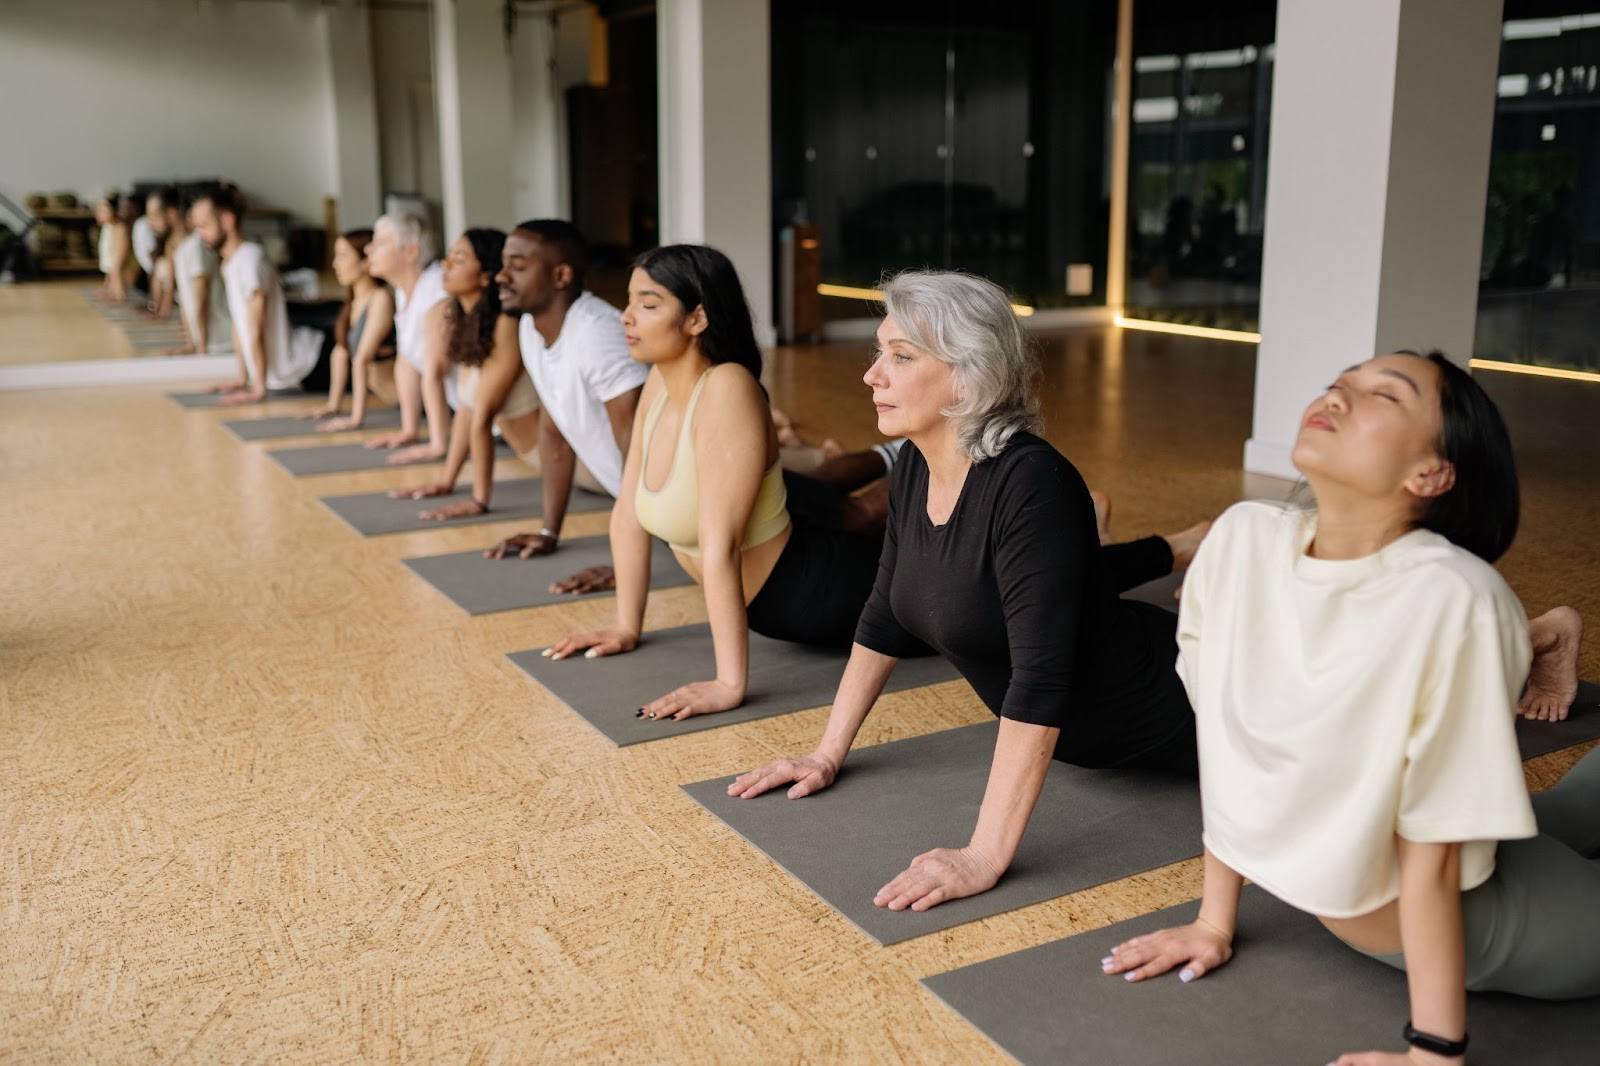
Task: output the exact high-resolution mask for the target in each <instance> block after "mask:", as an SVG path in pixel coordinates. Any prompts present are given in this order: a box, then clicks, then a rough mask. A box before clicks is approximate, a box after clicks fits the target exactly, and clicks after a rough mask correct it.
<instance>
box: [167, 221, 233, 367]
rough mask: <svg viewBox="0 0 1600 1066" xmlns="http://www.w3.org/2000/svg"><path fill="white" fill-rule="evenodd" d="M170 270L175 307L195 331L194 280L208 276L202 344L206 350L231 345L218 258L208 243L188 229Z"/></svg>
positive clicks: (230, 324)
mask: <svg viewBox="0 0 1600 1066" xmlns="http://www.w3.org/2000/svg"><path fill="white" fill-rule="evenodd" d="M172 267H173V273H174V275H175V276H176V278H177V285H178V307H179V309H180V310H182V312H183V318H184V321H185V322H187V323H188V324H189V330H190V332H191V333H193V332H196V326H197V323H196V322H195V313H196V312H197V311H198V310H199V303H200V297H199V295H198V294H197V293H196V292H195V282H196V281H197V280H198V279H200V278H210V279H211V284H210V286H209V288H208V290H207V294H206V299H207V314H206V345H207V347H208V349H209V350H210V351H213V352H226V351H230V350H232V348H233V319H232V317H231V316H230V315H229V314H228V297H227V293H225V292H224V291H223V286H222V260H221V259H220V258H218V256H217V253H216V252H215V251H213V250H212V248H211V247H210V245H208V244H206V242H205V241H203V240H201V239H200V235H199V234H198V233H191V234H189V235H188V236H187V237H185V238H184V239H183V240H181V241H179V242H178V250H177V251H176V252H174V253H173V256H172Z"/></svg>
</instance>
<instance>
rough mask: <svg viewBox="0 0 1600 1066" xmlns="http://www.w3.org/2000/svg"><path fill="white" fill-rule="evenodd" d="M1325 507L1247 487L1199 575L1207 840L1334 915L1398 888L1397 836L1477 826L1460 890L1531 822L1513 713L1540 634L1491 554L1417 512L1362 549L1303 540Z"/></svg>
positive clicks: (1452, 836) (1217, 529) (1441, 835)
mask: <svg viewBox="0 0 1600 1066" xmlns="http://www.w3.org/2000/svg"><path fill="white" fill-rule="evenodd" d="M1315 532H1316V513H1315V512H1314V511H1299V510H1294V509H1291V508H1288V507H1286V506H1284V505H1282V504H1270V503H1259V502H1258V503H1241V504H1237V505H1235V506H1234V507H1232V508H1230V509H1229V510H1228V511H1227V513H1226V514H1224V515H1223V516H1222V517H1221V518H1220V519H1218V520H1217V523H1216V525H1215V526H1213V527H1212V530H1211V532H1210V534H1209V535H1208V536H1207V537H1206V539H1205V543H1204V544H1202V545H1201V547H1200V552H1199V554H1198V556H1197V557H1196V558H1195V562H1194V565H1193V566H1192V567H1191V568H1190V570H1189V573H1188V576H1187V578H1186V579H1185V581H1184V587H1183V599H1182V601H1181V606H1180V610H1179V616H1178V672H1179V674H1180V675H1181V676H1182V678H1183V683H1184V687H1185V688H1186V689H1187V690H1188V693H1189V701H1190V703H1191V704H1192V705H1193V706H1194V709H1195V724H1196V730H1197V733H1198V737H1199V744H1200V795H1201V805H1202V808H1203V811H1204V816H1205V842H1206V846H1207V847H1208V848H1209V849H1210V850H1211V852H1212V854H1214V855H1216V856H1217V858H1219V859H1221V860H1222V861H1223V862H1224V863H1226V864H1227V865H1228V866H1230V867H1232V868H1233V869H1234V870H1236V871H1238V872H1239V873H1241V874H1243V875H1244V876H1245V877H1248V878H1250V879H1251V880H1253V881H1255V882H1257V883H1258V884H1260V885H1261V886H1262V887H1263V888H1265V889H1266V890H1267V891H1269V892H1271V893H1272V894H1273V895H1275V896H1278V897H1279V898H1281V899H1283V900H1284V901H1285V902H1287V903H1290V904H1292V905H1293V906H1296V907H1299V908H1300V909H1302V910H1305V911H1309V912H1310V913H1312V914H1316V915H1320V916H1323V917H1329V918H1351V917H1356V916H1358V915H1363V914H1367V913H1370V912H1371V911H1373V910H1376V909H1377V908H1379V907H1381V906H1383V905H1384V904H1386V903H1389V902H1390V901H1391V900H1394V899H1396V898H1397V897H1398V896H1399V894H1400V867H1399V861H1398V857H1397V855H1398V853H1397V850H1396V846H1395V836H1396V835H1397V834H1398V835H1400V836H1403V837H1405V838H1406V839H1407V840H1411V841H1415V842H1418V843H1451V842H1456V841H1460V842H1463V843H1462V848H1461V888H1462V890H1463V891H1465V890H1466V889H1469V888H1475V887H1477V886H1478V885H1480V884H1482V883H1483V882H1484V881H1485V880H1487V879H1488V877H1489V875H1490V874H1491V873H1492V872H1493V871H1494V854H1495V841H1498V840H1513V839H1517V838H1521V837H1529V836H1533V835H1534V834H1535V833H1536V831H1537V830H1536V827H1535V824H1534V818H1533V809H1532V806H1531V805H1530V804H1529V802H1528V790H1527V786H1526V785H1525V784H1524V782H1523V776H1522V759H1521V755H1520V754H1519V752H1518V750H1517V738H1516V731H1515V723H1514V721H1513V712H1514V708H1515V707H1516V703H1517V697H1518V693H1519V692H1520V690H1521V687H1522V683H1523V681H1524V680H1525V679H1526V677H1527V670H1528V663H1529V660H1530V649H1529V644H1528V621H1527V617H1526V616H1525V615H1524V614H1523V611H1522V605H1521V604H1520V603H1519V602H1518V600H1517V598H1516V596H1515V595H1514V594H1513V593H1512V591H1511V590H1510V588H1508V587H1507V586H1506V583H1505V581H1504V580H1503V579H1502V578H1501V577H1500V575H1499V574H1497V573H1496V572H1495V570H1494V568H1493V567H1491V566H1489V565H1488V564H1487V563H1485V562H1484V561H1483V560H1481V559H1479V558H1477V557H1476V556H1473V555H1472V554H1470V553H1468V552H1467V551H1465V550H1463V549H1461V548H1458V547H1456V546H1455V545H1453V544H1451V543H1450V542H1449V541H1447V540H1445V538H1443V537H1441V536H1439V535H1438V534H1436V533H1431V532H1428V531H1426V530H1414V531H1412V532H1410V533H1407V534H1406V535H1405V536H1402V537H1400V538H1399V539H1398V540H1396V541H1394V542H1393V543H1391V544H1389V545H1388V546H1387V547H1385V548H1384V549H1383V550H1382V551H1379V552H1378V553H1377V554H1375V555H1370V556H1367V557H1365V558H1361V559H1351V560H1339V561H1334V560H1327V559H1314V558H1311V557H1310V556H1308V555H1306V554H1305V549H1306V547H1307V545H1309V544H1310V543H1311V539H1312V536H1313V535H1314V533H1315Z"/></svg>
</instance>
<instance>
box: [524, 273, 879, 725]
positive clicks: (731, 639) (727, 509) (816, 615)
mask: <svg viewBox="0 0 1600 1066" xmlns="http://www.w3.org/2000/svg"><path fill="white" fill-rule="evenodd" d="M622 324H623V328H624V329H625V330H626V331H627V338H628V344H629V346H630V348H631V349H632V352H633V357H634V358H635V359H637V360H639V361H640V362H643V363H648V364H650V366H651V368H652V369H651V373H650V376H649V378H648V379H646V381H645V385H644V392H643V394H642V395H641V396H640V402H639V411H638V414H637V415H636V416H635V423H634V431H633V439H632V443H631V445H630V447H629V449H628V456H627V460H626V463H625V464H624V467H623V472H622V491H621V493H620V494H619V495H618V497H617V505H616V507H615V508H613V509H612V512H611V555H612V559H613V563H614V564H615V567H616V584H617V623H616V625H615V626H614V627H612V628H610V629H603V630H597V631H594V632H591V633H582V634H577V635H574V636H570V637H567V638H565V639H564V640H561V641H559V642H558V643H556V644H555V645H554V646H552V647H551V648H549V649H548V650H547V651H546V652H545V654H546V655H548V656H551V657H553V658H557V659H562V658H566V657H567V656H569V655H572V654H573V653H575V652H579V651H582V652H584V654H585V655H586V656H588V657H590V658H596V657H599V656H603V655H614V654H618V653H621V652H627V651H632V650H633V649H634V647H635V646H636V645H637V644H638V642H639V634H640V633H641V632H642V631H643V626H644V607H645V597H646V594H647V590H648V587H649V584H650V538H651V536H652V535H654V536H657V537H660V538H661V539H662V540H665V541H666V542H667V543H668V544H670V545H671V546H672V550H673V553H674V554H675V555H676V556H677V559H678V562H679V564H680V565H682V566H683V568H684V569H685V570H686V571H687V572H688V573H689V575H690V576H691V577H693V578H694V579H695V581H696V582H697V583H699V585H700V587H701V588H702V589H703V590H704V591H705V597H706V612H707V614H708V615H709V616H710V620H711V636H712V643H713V644H714V645H715V649H716V666H717V676H716V679H715V680H711V681H697V682H693V683H690V684H686V685H683V686H682V687H680V688H678V689H675V690H674V691H672V692H670V693H668V694H667V695H665V696H662V697H661V698H660V699H658V700H655V701H653V702H652V703H650V704H649V705H647V706H646V707H644V708H642V709H641V714H642V715H643V716H645V717H650V718H655V719H668V718H671V719H681V718H687V717H689V716H690V715H695V714H710V713H712V712H715V711H726V710H731V709H733V708H734V707H737V706H739V704H740V703H742V702H743V701H744V696H745V684H746V680H747V666H748V654H749V632H750V631H751V630H754V631H755V632H757V633H760V634H762V635H764V636H768V637H773V638H775V639H779V640H789V641H795V642H798V643H804V644H816V645H821V646H826V647H837V648H841V649H843V648H848V647H849V646H850V643H851V641H852V640H853V639H854V637H855V627H856V621H857V619H858V618H859V617H860V615H861V608H862V606H863V605H864V604H865V603H866V601H867V596H868V595H869V594H870V593H871V591H872V583H873V580H874V578H875V577H876V576H877V569H878V556H879V554H880V552H881V549H882V546H883V533H882V531H881V530H878V531H874V532H865V533H863V532H845V531H841V530H837V529H831V528H824V527H823V526H821V525H818V524H815V523H813V522H810V521H807V520H806V519H805V518H803V517H801V516H799V515H792V514H791V513H790V509H789V507H788V499H787V492H786V490H785V488H784V477H783V471H782V469H781V467H780V466H779V462H778V438H777V434H776V432H775V431H774V429H773V425H772V411H771V406H770V405H769V403H768V401H767V397H766V394H765V392H764V391H763V390H762V388H761V384H760V381H759V378H760V374H761V351H760V349H759V348H758V347H757V345H756V339H755V329H754V326H753V325H752V323H751V320H750V310H749V307H748V305H747V304H746V303H745V298H744V289H743V288H742V287H741V286H740V284H739V275H738V273H737V272H736V271H735V270H734V268H733V264H732V263H730V262H729V261H728V258H727V257H726V256H724V255H723V254H722V253H721V252H718V251H716V250H715V249H713V248H706V247H703V246H699V245H683V244H680V245H669V246H667V247H664V248H657V249H655V250H654V251H651V252H647V253H645V254H644V255H643V256H641V257H640V259H639V260H638V262H637V263H636V264H635V265H634V271H633V277H632V279H631V280H630V281H629V284H628V306H627V309H626V310H625V311H624V312H623V314H622Z"/></svg>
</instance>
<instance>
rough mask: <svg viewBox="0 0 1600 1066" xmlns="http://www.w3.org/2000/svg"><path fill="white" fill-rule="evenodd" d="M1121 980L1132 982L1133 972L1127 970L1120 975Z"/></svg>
mask: <svg viewBox="0 0 1600 1066" xmlns="http://www.w3.org/2000/svg"><path fill="white" fill-rule="evenodd" d="M1122 979H1123V980H1124V981H1132V980H1133V979H1134V971H1132V970H1129V971H1128V972H1127V973H1125V974H1123V975H1122Z"/></svg>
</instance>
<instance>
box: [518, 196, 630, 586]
mask: <svg viewBox="0 0 1600 1066" xmlns="http://www.w3.org/2000/svg"><path fill="white" fill-rule="evenodd" d="M587 262H588V247H587V245H586V244H585V242H584V239H583V234H582V233H580V232H579V231H578V228H577V227H576V226H574V225H573V224H572V223H570V222H563V221H559V220H555V219H538V220H534V221H531V222H524V223H522V224H521V225H519V226H518V227H517V228H516V229H514V230H512V231H511V233H510V234H509V235H508V236H507V237H506V244H505V250H504V252H503V253H502V260H501V268H500V273H498V274H496V275H495V283H496V284H497V285H499V286H500V307H501V310H502V311H503V312H504V313H506V314H508V315H517V316H520V317H521V320H522V321H521V324H520V328H519V331H518V339H519V341H520V343H521V347H522V363H523V366H525V367H527V370H528V376H529V377H530V378H532V379H533V385H534V388H535V389H537V390H538V393H539V399H540V401H541V402H542V403H543V404H544V413H545V417H544V418H542V419H541V420H540V422H539V462H540V466H541V468H542V476H543V478H544V511H543V513H544V527H543V528H542V529H540V530H539V532H537V533H519V534H517V535H516V536H514V537H509V538H507V539H506V540H503V541H501V542H500V543H499V544H497V545H496V546H495V547H494V548H492V549H491V550H490V554H491V555H493V556H494V557H496V558H499V557H501V556H504V555H506V554H508V553H510V552H513V551H515V552H517V553H519V554H521V555H522V556H523V557H524V558H526V557H528V556H531V555H547V554H549V553H550V552H553V551H555V550H556V547H557V545H558V544H559V542H560V539H561V523H562V521H563V520H564V519H565V518H566V514H567V499H568V497H569V496H570V495H571V492H572V482H573V473H574V470H575V468H576V466H577V463H578V461H580V460H581V461H582V463H583V465H584V466H586V467H588V469H589V470H590V471H591V472H592V473H593V474H594V478H595V480H596V481H598V482H599V483H600V485H601V487H603V488H604V489H605V490H606V491H607V492H608V493H610V494H611V495H612V496H616V495H617V493H618V492H620V491H621V489H622V462H623V457H624V456H626V455H627V454H628V442H629V439H630V438H631V437H632V435H633V415H634V411H635V409H636V408H637V407H638V405H639V393H640V391H641V390H642V389H643V388H644V379H645V377H646V376H647V375H648V374H649V372H650V371H649V367H647V366H645V365H644V364H643V363H640V362H636V361H635V360H634V358H633V356H632V355H631V354H629V351H628V341H627V337H626V335H625V334H624V333H623V330H622V315H621V312H619V311H618V310H617V309H616V308H615V307H612V306H611V305H610V304H608V303H606V302H605V301H604V300H602V299H600V297H598V296H596V295H594V294H593V293H590V292H585V291H584V290H583V280H584V271H585V268H586V266H587ZM574 582H576V583H574ZM611 582H612V575H611V568H610V567H592V568H590V570H587V571H584V572H583V573H582V574H579V575H575V576H574V577H573V578H569V579H568V580H567V581H564V582H558V585H560V586H561V587H562V588H563V590H564V591H570V592H590V591H597V590H599V589H604V588H610V587H611Z"/></svg>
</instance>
